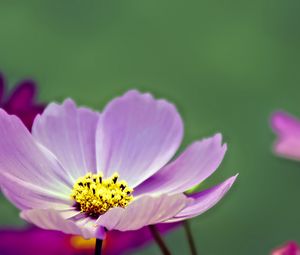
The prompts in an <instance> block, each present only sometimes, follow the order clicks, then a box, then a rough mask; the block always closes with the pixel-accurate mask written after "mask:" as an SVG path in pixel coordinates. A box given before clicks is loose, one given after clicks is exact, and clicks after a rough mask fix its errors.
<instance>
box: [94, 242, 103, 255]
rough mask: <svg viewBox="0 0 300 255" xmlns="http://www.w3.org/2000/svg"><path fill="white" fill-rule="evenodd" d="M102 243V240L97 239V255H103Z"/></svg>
mask: <svg viewBox="0 0 300 255" xmlns="http://www.w3.org/2000/svg"><path fill="white" fill-rule="evenodd" d="M102 243H103V241H102V240H101V239H96V247H95V255H101V252H102Z"/></svg>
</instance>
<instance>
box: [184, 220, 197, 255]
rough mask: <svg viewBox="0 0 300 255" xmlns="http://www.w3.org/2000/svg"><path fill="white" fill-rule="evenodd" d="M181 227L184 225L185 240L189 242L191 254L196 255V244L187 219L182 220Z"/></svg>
mask: <svg viewBox="0 0 300 255" xmlns="http://www.w3.org/2000/svg"><path fill="white" fill-rule="evenodd" d="M183 227H184V230H185V234H186V237H187V240H188V242H189V246H190V251H191V254H192V255H197V250H196V245H195V242H194V238H193V235H192V231H191V227H190V224H189V223H188V221H184V222H183Z"/></svg>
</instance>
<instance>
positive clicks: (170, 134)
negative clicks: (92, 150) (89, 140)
mask: <svg viewBox="0 0 300 255" xmlns="http://www.w3.org/2000/svg"><path fill="white" fill-rule="evenodd" d="M99 124H100V125H99V127H98V130H97V157H98V158H97V165H98V169H99V170H102V171H104V173H105V175H106V176H110V175H112V174H113V173H114V172H115V171H117V172H119V174H120V176H121V178H123V179H125V180H126V181H127V182H128V183H129V185H130V186H131V187H135V186H137V185H138V184H139V183H141V182H143V181H144V180H145V179H147V178H148V177H149V176H151V175H152V174H154V173H155V172H156V171H157V170H159V169H160V168H161V167H162V166H163V165H165V164H166V163H167V162H168V161H169V160H170V158H171V157H172V156H173V155H174V153H175V152H176V150H177V148H178V146H179V144H180V142H181V139H182V134H183V124H182V121H181V118H180V116H179V114H178V112H177V110H176V108H175V107H174V105H172V104H170V103H168V102H167V101H165V100H155V99H154V98H153V97H152V96H151V95H150V94H141V93H139V92H137V91H129V92H127V93H126V94H125V95H124V96H122V97H119V98H116V99H114V100H113V101H112V102H110V103H109V104H108V106H107V107H106V108H105V110H104V112H103V115H102V121H100V122H99Z"/></svg>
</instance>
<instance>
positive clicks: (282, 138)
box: [271, 112, 300, 160]
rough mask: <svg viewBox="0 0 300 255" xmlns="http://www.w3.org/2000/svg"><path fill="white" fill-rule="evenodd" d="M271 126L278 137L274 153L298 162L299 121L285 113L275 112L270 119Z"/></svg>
mask: <svg viewBox="0 0 300 255" xmlns="http://www.w3.org/2000/svg"><path fill="white" fill-rule="evenodd" d="M271 126H272V129H273V131H274V132H275V133H276V134H277V136H278V137H277V141H276V142H275V144H274V151H275V153H276V154H278V155H280V156H283V157H286V158H291V159H296V160H300V121H299V120H298V119H296V118H295V117H293V116H291V115H289V114H287V113H285V112H276V113H274V114H273V116H272V118H271Z"/></svg>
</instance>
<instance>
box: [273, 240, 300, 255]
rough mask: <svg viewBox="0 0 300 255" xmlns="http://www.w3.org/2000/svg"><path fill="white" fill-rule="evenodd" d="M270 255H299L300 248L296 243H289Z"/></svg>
mask: <svg viewBox="0 0 300 255" xmlns="http://www.w3.org/2000/svg"><path fill="white" fill-rule="evenodd" d="M271 255H300V247H299V245H298V244H297V243H296V242H293V241H291V242H288V243H286V244H285V245H284V246H282V247H280V248H277V249H276V250H274V251H272V253H271Z"/></svg>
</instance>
